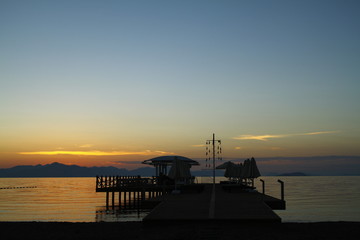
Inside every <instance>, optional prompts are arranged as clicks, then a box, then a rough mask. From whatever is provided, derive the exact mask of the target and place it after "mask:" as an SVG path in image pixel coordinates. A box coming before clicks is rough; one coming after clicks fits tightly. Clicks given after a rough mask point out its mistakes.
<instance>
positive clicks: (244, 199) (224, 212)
mask: <svg viewBox="0 0 360 240" xmlns="http://www.w3.org/2000/svg"><path fill="white" fill-rule="evenodd" d="M157 200H158V201H161V203H160V204H159V205H157V206H156V207H155V208H154V209H153V210H152V211H151V212H150V213H149V214H148V215H147V216H146V217H145V218H144V219H143V222H144V223H159V222H163V223H166V222H174V221H180V222H181V221H199V220H200V221H232V222H234V221H238V222H246V223H249V222H257V223H258V222H281V218H280V217H279V216H278V215H277V214H276V213H274V212H273V211H272V209H271V207H270V206H269V205H271V204H269V205H268V204H266V202H267V201H269V202H270V203H271V202H272V203H273V204H274V206H275V208H277V209H284V208H285V205H284V204H285V202H284V201H281V200H279V199H276V198H272V197H270V196H267V195H263V194H261V193H258V192H237V193H230V192H227V191H224V190H223V185H220V184H217V185H215V188H214V187H213V185H211V184H208V185H205V188H204V190H203V191H202V192H201V193H188V194H186V193H184V194H167V195H164V196H162V197H159V198H158V199H157ZM279 201H281V202H283V205H282V204H281V203H280V204H279V203H278V202H279ZM276 206H277V207H276ZM281 206H283V207H281Z"/></svg>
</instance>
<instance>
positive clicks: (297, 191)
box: [0, 176, 360, 222]
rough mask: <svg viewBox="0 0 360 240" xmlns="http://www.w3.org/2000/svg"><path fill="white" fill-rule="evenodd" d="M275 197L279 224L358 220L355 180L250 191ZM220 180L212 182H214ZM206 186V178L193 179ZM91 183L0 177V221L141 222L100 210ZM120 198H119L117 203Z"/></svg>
mask: <svg viewBox="0 0 360 240" xmlns="http://www.w3.org/2000/svg"><path fill="white" fill-rule="evenodd" d="M260 179H262V180H264V182H265V193H266V194H267V195H270V196H273V197H276V198H280V197H281V190H280V189H281V187H280V183H279V182H278V180H279V179H280V180H281V181H283V182H284V186H285V187H284V190H285V191H284V194H285V200H286V210H276V211H275V212H276V214H278V215H279V216H280V217H281V218H282V221H283V222H328V221H331V222H337V221H360V176H301V177H295V176H292V177H261V178H259V179H256V181H255V186H256V189H257V190H258V191H259V192H262V182H261V181H260ZM223 180H225V178H223V177H216V182H220V181H223ZM196 181H197V182H198V183H211V182H212V178H210V177H197V178H196ZM95 182H96V179H95V178H0V221H14V222H19V221H25V222H33V221H36V222H50V221H51V222H54V221H55V222H124V221H125V222H126V221H141V220H142V219H143V218H144V217H145V216H146V215H147V214H148V213H149V211H150V210H149V209H143V210H141V209H130V210H119V209H117V208H115V209H106V201H105V193H101V192H98V193H97V192H95ZM122 199H123V198H122Z"/></svg>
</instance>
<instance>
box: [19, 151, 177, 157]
mask: <svg viewBox="0 0 360 240" xmlns="http://www.w3.org/2000/svg"><path fill="white" fill-rule="evenodd" d="M18 154H21V155H83V156H124V155H144V156H151V155H154V156H160V155H173V154H174V153H171V152H164V151H150V150H146V151H141V152H127V151H112V152H104V151H39V152H19V153H18Z"/></svg>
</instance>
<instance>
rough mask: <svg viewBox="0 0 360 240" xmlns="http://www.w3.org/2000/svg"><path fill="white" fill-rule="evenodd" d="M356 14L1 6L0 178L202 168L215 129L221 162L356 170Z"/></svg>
mask: <svg viewBox="0 0 360 240" xmlns="http://www.w3.org/2000/svg"><path fill="white" fill-rule="evenodd" d="M359 11H360V3H359V1H351V0H341V1H340V0H337V1H332V0H318V1H312V0H311V1H310V0H304V1H295V0H286V1H285V0H269V1H265V0H263V1H261V0H257V1H246V0H238V1H235V0H224V1H214V0H206V1H205V0H197V1H189V0H181V1H176V0H166V1H165V0H163V1H160V0H152V1H145V0H143V1H142V0H132V1H126V0H124V1H111V0H106V1H93V0H86V1H85V0H84V1H82V0H74V1H67V0H62V1H51V0H49V1H41V0H31V1H25V0H11V1H7V0H0V53H1V54H0V168H6V167H11V166H16V165H33V164H47V163H51V162H54V161H57V162H61V163H64V164H77V165H80V166H116V167H125V168H129V169H131V168H134V167H141V165H139V162H141V161H143V160H146V159H149V158H152V157H157V156H162V155H181V156H186V157H189V158H194V159H198V160H200V161H202V159H204V158H205V148H204V145H205V143H206V140H208V139H211V138H212V134H213V133H215V134H216V138H217V139H221V140H222V149H223V151H222V157H223V158H224V159H246V158H249V157H255V159H256V158H269V159H271V160H268V161H266V164H265V161H264V162H263V163H264V164H263V166H264V167H265V166H273V169H271V170H276V167H277V166H279V164H278V163H279V161H280V160H277V159H276V157H287V158H289V160H287V162H286V163H283V164H282V165H281V167H282V168H281V169H283V170H284V171H285V170H287V169H290V168H287V167H286V166H290V165H292V163H294V162H292V159H293V158H294V157H295V158H296V157H313V156H352V157H353V156H355V160H354V159H353V158H351V159H353V160H352V161H351V162H349V161H347V160H346V159H348V158H339V159H338V160H337V162H335V163H334V162H329V163H327V164H330V165H334V166H335V165H336V166H337V165H342V166H343V167H350V165H351V166H352V167H354V166H355V168H356V169H358V170H359V171H360V158H359V157H357V158H356V156H360V147H359V146H360V125H359V123H360V104H359V102H360V94H359V90H360V79H359V77H360V66H359V63H360V44H359V42H360V15H359V14H358V13H359ZM294 161H295V160H294ZM314 161H315V160H314ZM301 164H303V165H302V166H303V167H306V166H304V164H305V165H306V164H307V163H306V162H302V163H301ZM319 164H323V163H321V161H319V162H313V163H312V164H311V166H314V168H315V166H317V167H319ZM261 165H262V163H260V170H261Z"/></svg>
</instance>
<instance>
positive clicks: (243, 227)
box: [0, 221, 360, 240]
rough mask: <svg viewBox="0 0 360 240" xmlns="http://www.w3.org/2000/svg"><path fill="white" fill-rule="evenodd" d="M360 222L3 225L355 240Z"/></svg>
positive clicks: (95, 233) (153, 235) (127, 233)
mask: <svg viewBox="0 0 360 240" xmlns="http://www.w3.org/2000/svg"><path fill="white" fill-rule="evenodd" d="M356 235H357V236H359V235H360V222H342V221H339V222H307V223H271V224H264V223H262V224H257V223H234V222H220V221H219V222H196V221H191V222H177V223H175V222H171V223H168V224H155V223H154V224H144V223H143V222H0V236H1V238H3V237H6V238H4V239H21V240H23V239H32V238H34V239H52V240H55V239H62V240H63V239H111V238H121V239H146V240H152V239H154V240H155V239H167V240H170V239H178V240H179V239H223V240H228V239H229V240H230V239H232V240H233V239H239V238H241V239H279V240H286V239H290V240H292V239H294V240H295V239H327V240H328V239H330V240H331V239H351V238H353V236H356Z"/></svg>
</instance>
